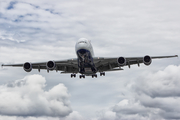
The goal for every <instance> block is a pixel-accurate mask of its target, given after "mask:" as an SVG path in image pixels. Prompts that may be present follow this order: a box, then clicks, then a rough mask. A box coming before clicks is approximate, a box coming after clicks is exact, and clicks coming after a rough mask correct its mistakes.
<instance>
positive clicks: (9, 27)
mask: <svg viewBox="0 0 180 120" xmlns="http://www.w3.org/2000/svg"><path fill="white" fill-rule="evenodd" d="M16 1H17V2H14V3H15V4H14V5H13V8H12V9H9V10H8V9H7V8H8V6H10V5H11V4H12V0H1V1H0V63H24V62H26V61H28V62H40V61H44V62H46V61H48V60H61V59H67V58H71V57H76V54H75V51H74V45H75V42H76V41H77V40H78V39H79V38H81V37H86V38H88V39H91V41H92V44H93V46H94V50H95V55H96V56H100V57H101V56H102V57H103V56H104V57H117V56H124V57H126V56H144V55H146V54H149V55H173V54H179V53H180V49H179V44H180V41H179V39H180V34H179V31H180V24H179V21H180V16H179V8H180V7H179V6H180V2H179V1H178V0H173V1H169V0H158V1H157V0H151V1H149V0H139V1H134V0H127V1H117V0H111V1H108V0H98V1H94V0H86V1H83V2H82V1H81V0H76V1H63V0H51V1H49V0H34V1H24V0H16ZM23 40H25V41H23ZM170 64H175V65H179V60H178V59H174V58H173V59H164V60H161V61H158V60H157V61H156V62H155V61H153V64H152V65H151V66H149V67H144V65H142V66H141V68H137V67H136V66H135V67H134V66H132V67H131V69H130V70H129V69H127V68H126V67H125V68H124V69H125V70H124V71H118V72H113V73H107V74H106V77H103V78H100V77H98V78H97V79H96V80H92V79H91V78H89V77H86V79H84V80H83V81H82V80H79V79H78V78H75V79H74V80H73V81H72V79H70V78H69V75H60V74H57V73H55V72H50V73H49V74H47V73H46V71H44V72H43V71H41V73H39V74H42V75H43V76H44V77H45V78H46V82H47V85H46V87H44V88H42V89H41V88H39V91H38V92H39V93H33V94H34V95H35V96H37V95H38V96H41V98H44V99H43V100H47V101H48V100H49V99H55V98H56V95H57V97H58V96H59V94H58V93H57V92H55V91H56V89H57V88H56V87H55V86H56V85H57V84H59V82H61V83H63V84H64V85H66V87H67V88H68V90H69V93H71V98H70V99H71V102H72V104H71V106H72V108H73V109H75V111H73V112H72V113H70V114H69V116H66V117H65V118H64V119H66V118H67V119H68V117H69V118H70V117H71V118H77V119H81V118H83V119H84V118H89V119H91V118H92V119H93V118H94V119H95V120H98V119H101V118H102V119H109V118H110V117H111V118H113V119H116V118H117V119H118V118H120V117H121V118H122V119H133V118H134V119H135V118H136V119H155V118H156V119H165V118H168V117H170V118H172V116H174V117H178V114H177V112H176V111H173V110H172V108H171V107H169V106H170V105H172V104H171V103H172V102H173V101H174V102H176V100H178V99H179V92H178V91H179V88H178V85H179V82H178V81H175V79H176V78H173V77H172V76H173V75H174V76H177V75H176V73H177V72H178V70H175V68H176V69H178V68H177V67H174V66H171V68H172V69H170V68H167V69H168V70H170V71H166V72H165V70H163V71H159V72H157V70H162V69H163V68H165V67H166V66H167V65H170ZM169 67H170V66H169ZM0 71H1V72H0V77H1V81H0V85H1V86H3V85H4V82H6V81H7V80H8V81H11V80H15V79H19V78H22V77H24V76H26V75H27V74H34V73H37V70H33V71H32V72H31V73H26V72H24V71H23V69H22V68H6V69H3V70H2V69H1V70H0ZM150 71H153V73H151V74H149V72H150ZM177 74H178V73H177ZM139 75H142V76H141V77H139ZM160 75H161V77H159V76H160ZM144 76H147V77H144ZM163 76H164V77H166V78H168V77H169V78H168V79H166V80H160V79H164V77H163ZM151 77H153V79H152V78H151ZM177 78H178V77H177ZM143 79H147V80H146V81H143ZM169 79H173V82H172V81H169ZM17 83H18V82H17ZM162 83H163V84H162ZM14 84H15V83H14ZM34 84H41V85H42V84H43V83H34ZM176 84H177V85H176ZM9 85H10V84H9ZM12 85H13V84H12ZM15 85H16V84H15ZM16 86H17V85H16ZM29 87H30V86H29ZM39 87H43V86H39ZM61 87H62V86H61ZM5 88H6V87H5ZM7 88H9V87H7ZM16 88H18V89H22V87H16ZM53 88H54V90H53ZM12 89H15V88H12ZM27 89H29V91H31V89H32V88H31V89H30V88H27ZM27 89H24V90H27ZM37 90H38V89H37ZM51 91H53V92H51ZM47 92H49V95H47ZM65 93H66V92H65ZM22 94H24V93H22V92H20V91H18V90H17V91H16V90H14V94H13V95H14V97H16V98H18V99H19V100H22V99H21V98H20V96H21V95H22ZM28 95H29V94H28ZM48 96H49V97H48ZM33 97H34V96H33ZM59 97H60V96H59ZM34 98H36V99H35V101H34V102H32V101H31V99H30V98H29V99H28V98H26V99H27V101H22V103H23V104H22V105H20V107H26V106H27V105H26V102H29V104H28V105H29V106H31V107H30V108H32V104H37V105H42V104H43V103H39V102H38V100H39V99H41V98H39V97H34ZM34 98H33V99H34ZM60 98H61V97H60ZM168 98H169V99H168ZM26 99H25V100H26ZM67 99H68V98H67ZM28 100H29V101H28ZM41 100H42V99H41ZM160 101H162V102H160ZM168 101H172V102H168ZM12 102H16V101H12ZM44 102H45V101H44ZM62 102H64V101H63V100H62ZM58 103H59V102H57V101H52V100H51V102H47V104H48V105H49V106H52V107H53V110H56V109H58V108H57V107H56V105H57V104H58ZM44 104H45V103H44ZM65 104H67V103H66V102H65ZM115 104H116V105H115ZM177 104H179V102H177ZM17 105H18V106H19V104H17ZM58 105H59V104H58ZM154 105H157V107H156V108H154ZM166 105H167V106H166ZM60 106H61V105H60ZM111 106H113V108H114V111H112V110H111V109H110V110H109V109H108V110H105V111H104V112H102V114H101V116H97V117H96V111H100V110H102V109H107V108H110V107H111ZM115 106H116V109H115ZM145 106H146V107H145ZM174 106H175V105H174V104H173V105H172V107H174ZM43 108H44V107H43ZM131 108H134V109H135V110H133V109H131ZM147 108H148V109H147ZM7 109H8V108H7ZM17 109H18V108H17ZM136 109H137V112H136ZM162 109H168V110H170V111H172V112H169V113H167V112H166V111H165V112H164V111H163V110H162ZM46 110H47V108H44V111H43V112H44V113H47V112H46ZM53 110H52V111H53ZM115 110H116V111H115ZM143 110H144V111H145V112H147V114H146V113H145V112H142V111H143ZM176 110H177V111H178V110H179V109H178V108H177V109H176ZM26 111H28V110H26ZM58 111H59V109H58ZM121 111H122V112H121ZM10 112H11V114H12V112H13V111H10ZM138 112H139V113H138ZM6 113H8V112H6ZM115 113H116V114H115ZM136 113H137V114H136ZM39 114H40V113H39ZM162 116H163V117H162ZM165 116H167V117H165ZM1 117H2V119H21V120H24V119H29V120H31V119H40V120H41V119H42V120H47V119H55V120H57V119H59V118H58V117H46V116H45V117H42V116H41V117H36V116H30V117H25V118H24V117H20V116H12V117H10V116H1ZM3 117H4V118H3Z"/></svg>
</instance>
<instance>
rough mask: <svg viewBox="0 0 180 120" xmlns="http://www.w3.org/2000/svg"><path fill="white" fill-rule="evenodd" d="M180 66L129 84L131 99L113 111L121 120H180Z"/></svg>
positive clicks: (150, 74)
mask: <svg viewBox="0 0 180 120" xmlns="http://www.w3.org/2000/svg"><path fill="white" fill-rule="evenodd" d="M179 73H180V66H174V65H170V66H168V67H166V68H165V69H164V70H162V71H158V72H156V73H149V74H148V75H146V76H141V77H139V78H137V79H136V80H133V81H132V82H131V83H130V84H131V85H130V88H131V92H132V96H131V97H130V98H128V99H125V100H122V101H120V103H118V104H117V105H115V106H114V107H113V111H114V112H116V114H117V117H118V118H119V119H128V120H129V119H132V120H133V119H144V120H146V119H180V115H179V114H178V113H179V112H180V108H179V105H180V102H179V101H180V93H179V91H180V88H179V84H180V75H179Z"/></svg>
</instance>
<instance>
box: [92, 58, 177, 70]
mask: <svg viewBox="0 0 180 120" xmlns="http://www.w3.org/2000/svg"><path fill="white" fill-rule="evenodd" d="M172 57H178V55H173V56H152V57H150V56H148V55H147V56H144V57H119V58H118V57H116V58H104V57H96V58H94V61H95V66H96V68H97V69H98V70H99V72H105V71H116V70H123V69H122V67H123V66H128V67H129V68H130V67H131V65H134V64H137V65H138V66H140V64H141V63H144V64H145V65H150V64H151V62H152V59H161V58H172Z"/></svg>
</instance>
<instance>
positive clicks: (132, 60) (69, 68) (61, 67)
mask: <svg viewBox="0 0 180 120" xmlns="http://www.w3.org/2000/svg"><path fill="white" fill-rule="evenodd" d="M172 57H178V55H173V56H152V57H150V56H148V55H146V56H144V57H116V58H105V57H94V58H93V60H94V64H95V67H96V68H97V70H98V72H100V73H101V72H106V71H117V70H123V69H122V67H124V66H128V67H129V68H130V67H131V65H135V64H137V65H138V66H140V64H142V63H144V64H145V65H150V64H151V62H152V59H162V58H172ZM3 66H11V67H23V68H24V70H25V71H26V72H30V71H31V70H32V69H37V70H38V71H39V72H40V70H41V69H44V70H47V72H49V71H51V70H56V71H62V72H61V73H73V74H76V73H79V68H78V62H77V58H75V59H68V60H61V61H48V62H39V63H30V62H26V63H24V64H2V67H3Z"/></svg>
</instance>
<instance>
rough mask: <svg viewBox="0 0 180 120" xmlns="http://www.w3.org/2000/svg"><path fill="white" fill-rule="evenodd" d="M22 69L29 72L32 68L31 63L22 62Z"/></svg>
mask: <svg viewBox="0 0 180 120" xmlns="http://www.w3.org/2000/svg"><path fill="white" fill-rule="evenodd" d="M23 69H24V70H25V71H26V72H31V70H32V64H31V63H29V62H26V63H24V65H23Z"/></svg>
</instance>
